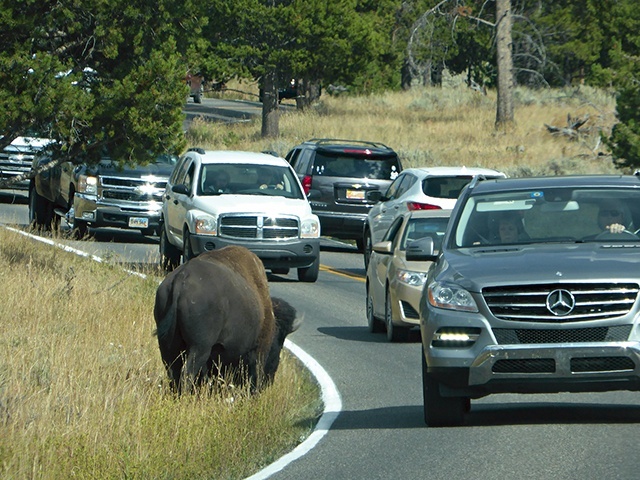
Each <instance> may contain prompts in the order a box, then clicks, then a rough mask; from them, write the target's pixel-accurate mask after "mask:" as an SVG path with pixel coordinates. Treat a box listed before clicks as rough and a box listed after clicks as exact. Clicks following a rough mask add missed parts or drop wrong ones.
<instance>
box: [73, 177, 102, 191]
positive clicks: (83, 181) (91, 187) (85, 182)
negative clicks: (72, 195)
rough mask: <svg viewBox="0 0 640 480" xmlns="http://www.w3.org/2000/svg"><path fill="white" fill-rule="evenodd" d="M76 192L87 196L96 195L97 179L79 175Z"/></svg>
mask: <svg viewBox="0 0 640 480" xmlns="http://www.w3.org/2000/svg"><path fill="white" fill-rule="evenodd" d="M78 192H80V193H86V194H89V195H97V194H98V177H92V176H88V175H80V176H79V177H78Z"/></svg>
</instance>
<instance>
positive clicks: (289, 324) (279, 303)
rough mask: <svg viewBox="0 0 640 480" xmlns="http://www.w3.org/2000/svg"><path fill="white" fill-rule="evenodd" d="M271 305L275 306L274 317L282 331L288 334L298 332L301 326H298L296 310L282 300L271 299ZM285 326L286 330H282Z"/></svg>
mask: <svg viewBox="0 0 640 480" xmlns="http://www.w3.org/2000/svg"><path fill="white" fill-rule="evenodd" d="M271 303H272V304H273V316H274V317H276V322H277V323H278V325H279V326H280V327H281V330H284V331H286V332H287V333H289V332H293V331H295V330H297V328H298V327H299V326H300V325H299V324H296V315H297V312H296V309H295V308H293V307H292V306H291V305H290V304H289V303H288V302H287V301H285V300H283V299H282V298H277V297H271ZM283 326H284V327H285V328H282V327H283Z"/></svg>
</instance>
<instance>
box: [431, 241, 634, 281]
mask: <svg viewBox="0 0 640 480" xmlns="http://www.w3.org/2000/svg"><path fill="white" fill-rule="evenodd" d="M639 268H640V244H603V243H581V244H561V245H559V244H549V245H540V244H538V245H531V246H511V247H491V248H479V247H478V248H464V249H458V250H447V251H446V252H444V253H443V254H442V255H441V256H440V258H439V259H438V269H437V271H438V273H437V279H438V280H442V281H448V282H453V283H456V284H458V285H460V286H461V287H463V288H465V289H466V290H469V291H471V292H479V291H480V289H481V288H484V287H490V286H501V285H510V284H514V285H522V284H539V283H554V282H558V283H559V282H581V281H585V280H589V281H596V282H597V281H598V280H602V281H611V280H612V279H614V280H616V281H633V282H637V278H638V275H637V272H638V269H639Z"/></svg>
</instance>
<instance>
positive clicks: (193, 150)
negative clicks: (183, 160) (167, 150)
mask: <svg viewBox="0 0 640 480" xmlns="http://www.w3.org/2000/svg"><path fill="white" fill-rule="evenodd" d="M187 152H196V153H199V154H200V155H204V148H201V147H191V148H189V149H187Z"/></svg>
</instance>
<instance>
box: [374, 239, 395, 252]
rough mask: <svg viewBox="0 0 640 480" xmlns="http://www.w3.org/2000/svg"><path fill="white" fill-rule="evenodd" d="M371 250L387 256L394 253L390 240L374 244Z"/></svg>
mask: <svg viewBox="0 0 640 480" xmlns="http://www.w3.org/2000/svg"><path fill="white" fill-rule="evenodd" d="M371 249H372V250H373V251H374V252H376V253H386V254H390V253H393V250H392V247H391V242H390V241H388V240H387V241H385V242H378V243H374V244H373V246H372V247H371Z"/></svg>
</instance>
